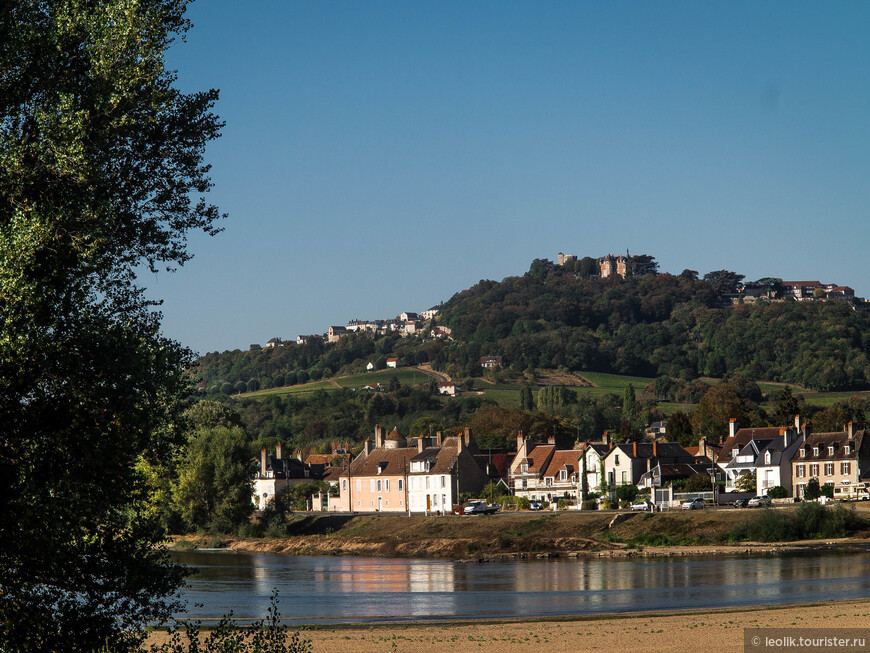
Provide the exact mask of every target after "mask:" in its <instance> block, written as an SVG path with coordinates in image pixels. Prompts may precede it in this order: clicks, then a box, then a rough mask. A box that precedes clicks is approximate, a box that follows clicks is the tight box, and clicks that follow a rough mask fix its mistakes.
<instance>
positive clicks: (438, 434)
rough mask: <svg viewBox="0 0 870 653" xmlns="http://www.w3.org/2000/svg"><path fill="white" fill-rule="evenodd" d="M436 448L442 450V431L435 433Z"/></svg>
mask: <svg viewBox="0 0 870 653" xmlns="http://www.w3.org/2000/svg"><path fill="white" fill-rule="evenodd" d="M435 446H436V447H438V448H439V449H440V448H441V431H435Z"/></svg>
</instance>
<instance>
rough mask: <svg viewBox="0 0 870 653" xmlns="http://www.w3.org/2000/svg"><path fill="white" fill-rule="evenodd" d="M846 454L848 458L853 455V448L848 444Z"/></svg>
mask: <svg viewBox="0 0 870 653" xmlns="http://www.w3.org/2000/svg"><path fill="white" fill-rule="evenodd" d="M844 453H845V454H846V455H847V456H848V455H849V454H850V453H852V447H850V446H849V445H848V444H847V445H846V449H845V451H844Z"/></svg>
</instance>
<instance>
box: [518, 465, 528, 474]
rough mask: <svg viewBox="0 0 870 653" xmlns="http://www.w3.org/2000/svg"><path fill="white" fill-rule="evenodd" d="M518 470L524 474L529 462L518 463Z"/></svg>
mask: <svg viewBox="0 0 870 653" xmlns="http://www.w3.org/2000/svg"><path fill="white" fill-rule="evenodd" d="M520 471H521V472H522V473H523V474H525V473H526V472H528V471H529V463H520Z"/></svg>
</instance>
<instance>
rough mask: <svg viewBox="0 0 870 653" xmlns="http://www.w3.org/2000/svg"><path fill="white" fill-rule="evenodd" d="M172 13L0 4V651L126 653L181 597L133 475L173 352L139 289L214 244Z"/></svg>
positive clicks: (178, 386)
mask: <svg viewBox="0 0 870 653" xmlns="http://www.w3.org/2000/svg"><path fill="white" fill-rule="evenodd" d="M183 11H184V3H180V2H175V1H173V0H151V1H148V2H139V3H128V2H120V1H114V0H106V1H104V2H85V1H84V0H69V1H65V2H60V1H58V0H44V1H42V2H28V1H25V0H19V1H11V2H4V3H0V71H2V72H0V324H2V325H3V327H2V331H0V423H2V424H3V436H2V438H0V497H2V500H0V505H2V513H0V624H2V628H0V649H3V650H13V649H14V650H18V651H30V650H39V651H45V650H97V649H103V648H105V649H106V650H128V649H132V648H136V647H137V646H138V643H139V641H140V639H141V636H142V629H143V628H144V626H145V624H147V623H149V622H152V621H160V620H161V619H163V618H165V617H166V616H168V613H169V611H170V609H171V608H172V605H173V599H172V593H173V592H174V590H175V589H176V588H177V587H178V586H179V584H180V582H181V574H180V572H179V570H178V568H177V567H175V566H173V565H171V564H170V563H169V562H168V559H167V558H166V555H165V553H164V552H162V551H161V549H160V548H158V547H157V546H155V545H156V544H158V543H159V542H160V541H161V540H162V537H163V533H162V530H161V529H160V527H159V525H158V524H157V521H156V520H155V519H154V518H151V517H149V516H148V515H147V514H143V513H142V512H140V511H139V508H143V507H144V505H145V504H144V499H145V498H146V497H145V493H146V492H147V491H148V485H147V483H146V479H145V475H144V473H143V471H142V467H141V466H140V465H138V464H137V463H138V462H139V461H140V460H143V459H146V460H148V461H161V460H165V459H166V458H167V457H168V456H169V454H170V452H171V451H172V448H173V445H174V444H175V443H176V438H177V437H178V431H177V430H176V429H174V428H173V424H175V423H177V422H178V417H179V412H180V407H179V403H178V401H177V400H178V397H179V396H181V394H182V392H184V390H185V386H186V381H185V377H184V376H183V374H182V370H183V368H184V367H185V365H186V364H187V363H188V362H189V361H190V354H189V352H187V351H186V350H183V349H182V348H181V347H180V346H179V345H177V343H174V342H172V341H169V340H167V339H165V338H164V337H162V336H161V333H160V323H159V322H160V316H159V314H157V313H156V312H153V311H152V310H150V306H149V302H148V300H146V298H145V297H144V295H143V294H142V292H141V289H140V287H139V286H138V284H137V272H140V271H141V269H142V268H143V267H145V268H147V269H150V270H151V271H153V272H156V271H157V270H158V269H159V268H163V267H166V268H172V267H175V266H178V265H182V264H183V263H184V262H186V261H187V260H189V259H190V257H191V254H190V253H189V251H188V249H187V238H188V236H189V234H190V233H191V232H193V231H198V230H202V231H205V232H206V233H215V232H216V231H217V229H216V228H215V226H214V223H215V221H216V220H217V219H218V217H219V214H218V211H217V209H216V208H215V207H214V206H211V205H209V204H207V203H206V202H205V201H204V199H203V197H202V196H203V194H204V193H205V192H206V191H207V190H208V189H209V186H210V182H209V179H208V176H207V175H208V166H206V165H203V161H202V157H203V152H204V148H205V146H206V144H207V143H208V142H209V141H210V140H211V139H213V138H215V137H217V136H218V135H219V132H220V128H221V123H220V122H219V120H218V119H217V118H216V117H215V116H214V115H213V114H212V113H211V112H210V109H211V106H212V104H213V102H214V101H215V99H216V98H217V94H216V92H213V91H208V92H205V93H193V94H183V93H181V92H179V91H178V90H177V89H175V88H174V87H173V84H174V82H175V75H174V74H173V73H172V72H170V71H167V70H165V69H164V55H165V51H166V49H167V47H168V46H169V44H170V43H171V42H172V41H173V39H174V38H177V37H178V36H180V35H182V34H183V33H184V32H185V31H186V30H187V29H188V23H187V21H186V20H185V18H184V16H183Z"/></svg>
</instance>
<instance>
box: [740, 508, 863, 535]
mask: <svg viewBox="0 0 870 653" xmlns="http://www.w3.org/2000/svg"><path fill="white" fill-rule="evenodd" d="M867 527H868V521H867V520H866V519H865V518H864V517H861V516H860V515H858V514H857V513H856V512H855V510H854V509H850V508H846V507H845V506H836V507H834V508H826V507H825V506H823V505H820V504H818V503H815V502H807V503H802V504H801V505H800V507H799V508H798V509H797V510H775V509H771V508H765V509H763V510H761V511H760V512H758V513H757V514H756V515H755V516H754V517H753V518H751V519H749V520H747V521H745V522H744V523H743V524H741V525H740V526H738V527H737V528H736V529H735V530H734V531H733V532H732V533H731V536H732V537H733V539H735V540H754V541H756V542H789V541H793V540H808V539H818V538H825V537H846V536H848V535H851V534H852V533H854V532H856V531H859V530H863V529H865V528H867Z"/></svg>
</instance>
